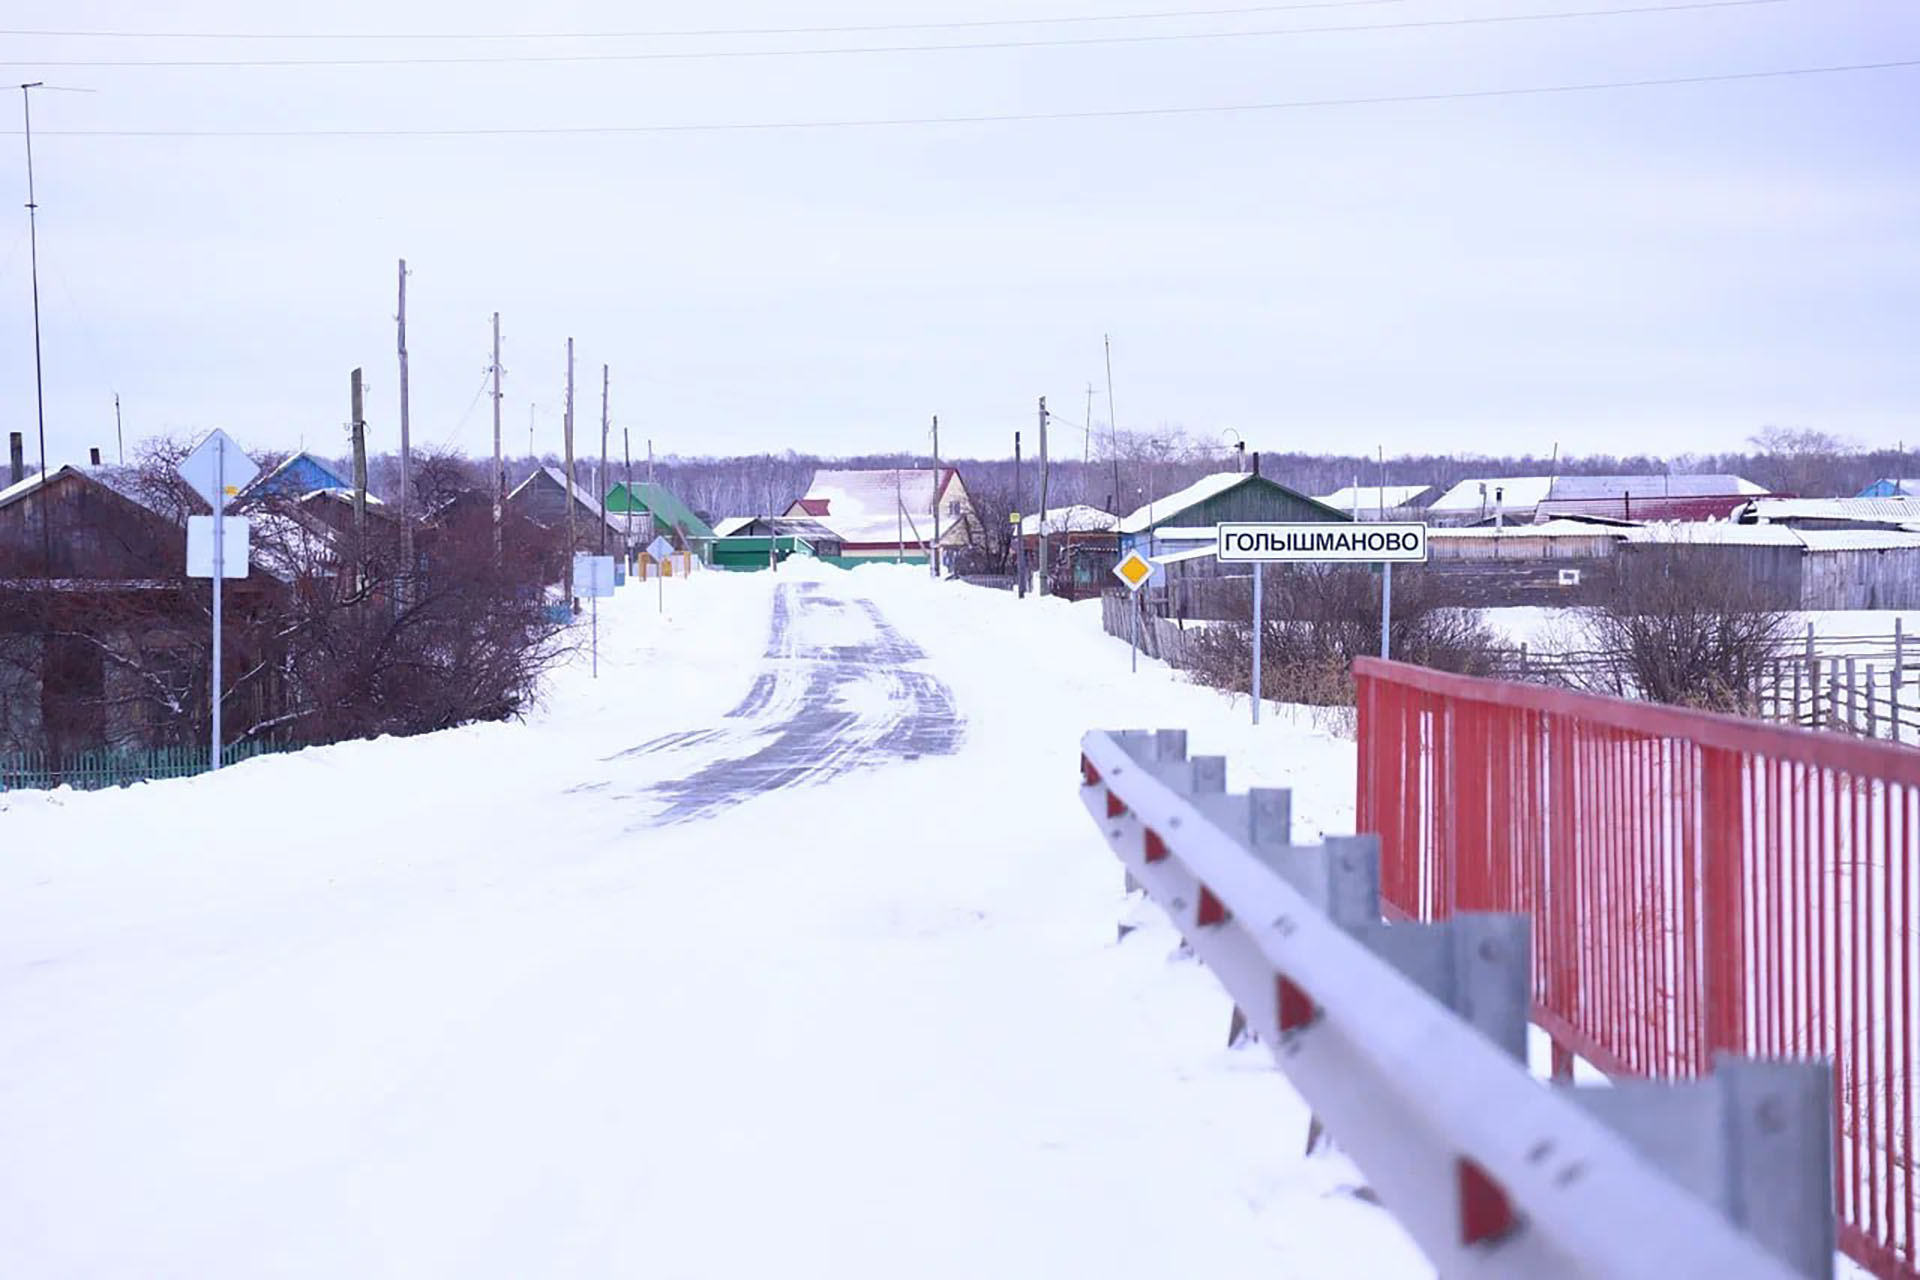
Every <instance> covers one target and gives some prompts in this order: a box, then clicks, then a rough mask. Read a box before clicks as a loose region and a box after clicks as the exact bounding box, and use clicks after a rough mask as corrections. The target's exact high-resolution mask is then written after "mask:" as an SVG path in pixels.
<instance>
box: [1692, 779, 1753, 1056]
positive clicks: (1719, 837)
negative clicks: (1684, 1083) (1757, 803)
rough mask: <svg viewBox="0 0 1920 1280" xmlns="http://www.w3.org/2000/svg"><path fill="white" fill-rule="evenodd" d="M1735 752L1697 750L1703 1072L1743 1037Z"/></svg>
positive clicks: (1741, 832) (1742, 828)
mask: <svg viewBox="0 0 1920 1280" xmlns="http://www.w3.org/2000/svg"><path fill="white" fill-rule="evenodd" d="M1743 782H1744V778H1743V770H1742V764H1741V758H1740V756H1738V755H1737V754H1735V753H1733V752H1731V751H1728V750H1725V749H1723V748H1718V747H1702V748H1701V750H1700V787H1701V828H1700V858H1701V862H1702V866H1701V868H1700V882H1701V885H1702V888H1703V890H1704V892H1703V893H1702V895H1701V898H1702V901H1701V919H1700V923H1701V935H1702V937H1701V944H1702V946H1701V952H1702V954H1701V960H1702V966H1701V967H1702V977H1703V979H1704V983H1703V985H1704V990H1703V992H1702V995H1703V996H1704V1000H1705V1006H1706V1007H1705V1010H1704V1012H1705V1014H1706V1018H1705V1022H1706V1027H1705V1030H1706V1043H1705V1044H1703V1045H1697V1046H1695V1067H1696V1069H1697V1070H1699V1071H1701V1072H1702V1073H1704V1072H1705V1071H1706V1069H1707V1067H1708V1064H1709V1063H1710V1062H1711V1060H1712V1056H1713V1054H1714V1053H1715V1052H1724V1053H1741V1052H1744V1051H1745V1045H1746V1039H1747V996H1746V991H1747V949H1746V929H1745V897H1746V893H1745V890H1746V813H1745V805H1744V799H1745V797H1744V787H1743Z"/></svg>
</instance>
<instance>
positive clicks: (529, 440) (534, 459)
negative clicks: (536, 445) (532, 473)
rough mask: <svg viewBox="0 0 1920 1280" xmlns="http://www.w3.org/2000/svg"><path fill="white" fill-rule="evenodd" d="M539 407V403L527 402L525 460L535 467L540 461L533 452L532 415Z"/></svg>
mask: <svg viewBox="0 0 1920 1280" xmlns="http://www.w3.org/2000/svg"><path fill="white" fill-rule="evenodd" d="M539 408H540V406H539V405H537V404H534V403H533V402H531V401H529V402H528V403H527V461H528V462H530V463H532V464H533V465H534V466H536V467H537V466H539V465H540V463H539V458H538V457H537V456H536V455H535V454H534V452H533V415H534V413H535V412H536V411H537V410H538V409H539Z"/></svg>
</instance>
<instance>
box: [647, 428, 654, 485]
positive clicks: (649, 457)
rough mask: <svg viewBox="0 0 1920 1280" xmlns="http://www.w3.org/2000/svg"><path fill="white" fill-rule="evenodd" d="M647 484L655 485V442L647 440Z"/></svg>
mask: <svg viewBox="0 0 1920 1280" xmlns="http://www.w3.org/2000/svg"><path fill="white" fill-rule="evenodd" d="M647 483H648V484H652V483H653V440H652V439H651V438H649V439H648V440H647Z"/></svg>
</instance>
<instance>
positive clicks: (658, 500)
mask: <svg viewBox="0 0 1920 1280" xmlns="http://www.w3.org/2000/svg"><path fill="white" fill-rule="evenodd" d="M606 507H607V519H608V520H610V521H612V522H613V524H614V525H616V526H622V525H624V524H625V522H626V520H627V519H628V517H629V516H631V517H632V520H633V529H634V537H635V538H636V539H638V540H639V542H640V543H642V544H644V543H646V542H649V541H651V540H652V538H653V536H654V535H656V534H657V535H658V536H660V537H663V538H665V539H666V540H667V541H668V542H671V543H673V544H674V545H675V546H676V547H678V548H680V549H682V550H685V551H691V552H693V553H694V554H695V555H697V556H699V557H700V558H701V559H702V560H706V559H708V558H709V552H710V550H711V548H712V546H713V539H714V533H713V527H712V526H711V525H709V524H708V523H707V522H706V521H705V520H702V519H701V518H700V517H699V516H698V515H696V514H694V511H693V508H692V507H689V506H688V505H687V504H686V503H684V502H682V501H680V499H679V498H678V497H677V496H675V495H674V494H673V493H672V492H671V491H670V490H668V489H667V488H666V487H665V486H664V485H657V484H645V483H641V484H635V485H633V486H631V487H629V486H627V485H625V484H616V485H615V486H613V488H611V489H609V490H608V491H607V503H606ZM642 520H647V521H650V522H651V527H650V529H649V528H647V527H643V526H642V523H641V522H642Z"/></svg>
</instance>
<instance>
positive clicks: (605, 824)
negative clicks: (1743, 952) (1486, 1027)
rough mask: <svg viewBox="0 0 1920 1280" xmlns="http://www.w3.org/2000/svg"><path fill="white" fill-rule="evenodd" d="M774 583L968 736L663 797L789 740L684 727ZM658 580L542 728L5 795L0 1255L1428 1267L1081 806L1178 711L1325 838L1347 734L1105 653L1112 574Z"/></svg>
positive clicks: (1124, 1267)
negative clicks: (936, 705)
mask: <svg viewBox="0 0 1920 1280" xmlns="http://www.w3.org/2000/svg"><path fill="white" fill-rule="evenodd" d="M796 576H812V577H815V578H817V579H818V580H819V582H820V586H819V587H818V588H817V590H818V591H819V592H821V593H825V595H826V596H827V597H829V598H832V599H835V600H848V601H850V600H852V599H853V598H856V597H865V598H869V599H871V600H873V601H874V602H876V603H877V605H878V606H879V611H880V613H881V615H882V616H883V617H884V618H885V620H886V621H887V622H889V623H891V624H892V626H893V627H895V628H897V629H898V631H899V632H900V633H902V634H903V635H904V636H905V637H906V638H907V639H909V640H910V641H912V642H916V643H917V644H918V646H919V647H920V648H921V649H923V650H924V651H925V655H926V656H925V658H924V660H916V661H911V662H905V663H903V664H902V667H903V669H905V668H911V670H912V671H913V672H915V673H917V674H918V677H919V678H922V682H923V683H927V684H938V685H941V686H944V688H945V689H946V690H948V691H950V693H951V697H952V702H953V705H954V706H955V707H957V709H958V711H959V714H960V715H961V716H962V717H963V718H964V721H965V725H964V736H963V738H962V740H961V742H960V744H959V748H958V750H957V752H955V753H953V754H949V755H935V754H928V755H922V756H921V757H920V758H917V759H911V760H900V761H897V762H888V763H879V762H873V763H869V764H867V765H865V766H863V767H852V768H849V769H848V771H846V772H843V773H839V774H838V775H836V776H833V777H832V778H831V779H830V780H829V781H826V782H824V783H820V784H817V785H816V784H810V783H806V782H804V781H803V782H802V784H801V785H796V786H791V787H786V788H783V789H780V790H777V791H774V792H772V793H770V794H765V795H761V796H758V797H756V798H752V799H749V800H747V801H745V802H744V803H741V804H738V805H735V806H733V807H729V808H724V809H721V810H719V811H717V812H712V813H708V814H704V815H702V816H700V817H698V818H697V819H690V820H684V821H677V822H673V823H671V824H667V823H663V822H661V821H660V818H661V815H662V814H663V813H664V812H665V811H666V804H665V801H664V800H663V798H662V794H661V793H659V792H656V791H655V790H654V788H655V786H656V784H660V783H663V782H668V781H672V780H675V779H680V778H685V777H687V776H688V775H690V774H692V773H694V772H696V771H698V770H700V769H703V768H707V767H709V766H712V765H714V764H716V763H718V762H720V761H723V760H725V759H727V758H728V753H730V752H733V753H737V752H739V751H741V750H743V749H745V748H744V747H743V745H742V744H743V743H747V742H749V740H751V742H752V743H757V744H758V745H759V746H765V745H766V744H768V743H771V742H778V741H781V740H782V739H781V738H780V734H779V725H778V722H777V720H768V721H752V722H750V723H747V724H745V725H744V726H742V725H741V724H740V723H739V722H733V723H734V724H735V727H736V730H737V731H736V732H733V734H732V736H731V737H727V738H722V739H718V740H716V739H714V738H713V737H712V736H711V735H710V734H708V733H705V732H703V731H709V730H712V729H714V728H715V727H716V726H719V725H722V724H723V723H728V722H726V721H725V720H724V714H725V712H726V711H727V710H728V709H729V708H732V707H734V706H735V705H736V704H737V703H739V702H740V701H741V700H742V698H743V697H744V696H745V695H747V694H748V692H749V689H750V688H755V687H756V685H755V680H756V676H761V675H765V674H767V673H768V672H769V671H772V670H775V669H776V668H777V666H778V664H780V663H783V662H793V661H795V659H791V658H776V659H772V660H768V659H765V658H763V650H764V649H765V647H766V644H767V639H768V616H769V612H770V607H771V602H772V599H773V592H774V591H775V588H776V582H777V581H792V580H793V578H795V577H796ZM666 588H667V597H666V598H667V606H668V607H667V611H666V613H664V614H659V613H657V612H656V596H655V593H654V587H653V584H646V585H645V586H644V587H641V588H639V589H628V590H625V591H623V592H622V593H621V595H620V596H619V597H617V598H616V599H614V600H612V601H607V602H603V608H602V610H601V618H600V629H601V655H600V678H599V679H598V680H594V679H591V678H590V677H589V675H588V672H587V666H586V662H585V660H584V655H583V656H582V660H581V662H580V663H578V664H576V665H575V666H573V667H571V668H569V669H568V670H566V671H564V672H562V673H560V674H559V675H558V676H557V677H556V678H555V680H554V682H553V686H552V689H551V694H550V697H549V699H548V701H547V705H546V706H545V707H544V708H543V709H542V711H541V712H540V713H539V714H538V716H536V717H535V718H534V719H533V720H532V722H530V723H526V724H518V725H488V726H478V727H473V728H468V729H462V730H457V731H453V732H450V733H444V734H438V735H434V736H431V737H426V738H415V739H408V740H382V741H377V742H367V743H354V744H344V745H341V746H337V747H330V748H323V749H318V750H313V751H308V752H304V753H300V754H298V755H292V756H285V757H277V758H269V759H263V760H258V761H254V762H251V763H248V764H244V765H241V766H238V767H236V768H233V769H230V770H227V771H225V772H223V773H222V774H220V775H218V776H216V777H210V778H201V779H195V780H190V781H185V782H174V783H162V784H155V785H148V786H143V787H137V788H133V789H130V790H127V791H121V792H108V793H100V794H88V795H76V794H72V793H52V794H32V793H14V794H9V795H5V796H0V1276H6V1277H55V1276H57V1277H68V1276H87V1277H150V1276H183V1277H185V1276H191V1277H229V1276H231V1277H268V1276H271V1277H281V1276H316V1277H318V1276H326V1277H338V1276H409V1277H412V1276H461V1277H469V1276H514V1277H519V1276H567V1275H578V1276H608V1275H636V1276H639V1275H644V1276H647V1277H680V1276H752V1275H778V1276H783V1277H807V1276H828V1275H832V1276H836V1277H858V1276H889V1277H892V1276H939V1275H953V1276H963V1275H964V1276H978V1275H996V1276H1049V1277H1053V1276H1068V1275H1097V1276H1102V1277H1108V1278H1113V1277H1125V1276H1152V1277H1156V1278H1158V1277H1165V1276H1169V1275H1184V1274H1206V1275H1208V1276H1211V1277H1224V1276H1240V1275H1244V1276H1249V1277H1252V1276H1259V1277H1262V1278H1263V1280H1273V1278H1274V1277H1284V1276H1354V1277H1369V1278H1372V1277H1381V1278H1384V1280H1391V1278H1392V1277H1398V1276H1416V1275H1423V1274H1425V1273H1426V1269H1425V1268H1424V1266H1423V1265H1422V1264H1421V1262H1420V1260H1419V1258H1418V1255H1417V1254H1416V1253H1415V1252H1414V1250H1413V1249H1412V1247H1411V1245H1410V1244H1409V1243H1408V1242H1407V1241H1406V1240H1405V1239H1404V1237H1403V1236H1402V1235H1401V1234H1400V1233H1399V1231H1398V1229H1397V1228H1396V1227H1395V1226H1394V1225H1393V1224H1392V1221H1391V1219H1390V1218H1388V1217H1387V1216H1386V1215H1385V1214H1384V1213H1383V1212H1382V1211H1381V1210H1379V1209H1377V1208H1375V1207H1373V1206H1371V1205H1369V1204H1367V1203H1365V1202H1364V1201H1362V1200H1360V1199H1358V1198H1356V1197H1354V1196H1353V1195H1352V1194H1351V1189H1352V1187H1353V1186H1354V1185H1355V1184H1356V1183H1357V1182H1358V1179H1357V1177H1356V1176H1355V1174H1354V1173H1353V1171H1352V1169H1351V1168H1350V1167H1349V1166H1347V1165H1346V1164H1345V1163H1344V1162H1343V1161H1342V1160H1340V1159H1339V1158H1338V1157H1337V1156H1333V1157H1328V1156H1324V1155H1323V1156H1317V1157H1315V1158H1313V1159H1311V1160H1308V1159H1304V1158H1302V1156H1301V1154H1300V1153H1301V1149H1302V1145H1303V1142H1304V1136H1305V1131H1306V1122H1307V1117H1306V1114H1305V1111H1304V1108H1303V1107H1302V1105H1301V1104H1300V1102H1299V1101H1298V1099H1297V1098H1295V1097H1294V1095H1293V1094H1292V1093H1291V1092H1290V1091H1289V1090H1288V1088H1287V1086H1286V1084H1285V1082H1284V1080H1283V1079H1282V1078H1281V1077H1280V1076H1278V1075H1277V1074H1276V1073H1275V1072H1274V1070H1273V1069H1272V1067H1271V1065H1270V1063H1269V1061H1268V1060H1267V1059H1266V1058H1265V1056H1264V1055H1263V1054H1262V1053H1261V1052H1260V1051H1258V1050H1252V1051H1245V1050H1243V1051H1228V1050H1226V1049H1224V1048H1223V1047H1222V1042H1223V1041H1224V1039H1225V1033H1226V1024H1227V1017H1228V1006H1227V1003H1226V1001H1225V999H1224V997H1223V996H1222V995H1221V994H1220V993H1219V991H1218V989H1217V988H1216V987H1215V986H1214V984H1213V982H1212V979H1211V978H1210V977H1209V976H1208V975H1207V974H1206V973H1205V972H1204V971H1203V970H1201V969H1200V968H1198V967H1197V966H1195V965H1193V964H1191V963H1187V962H1181V961H1177V960H1175V959H1173V952H1174V949H1175V939H1174V935H1173V934H1172V933H1171V932H1170V931H1169V930H1168V929H1167V928H1166V927H1165V926H1164V925H1161V926H1158V927H1149V928H1148V929H1146V930H1143V931H1142V932H1138V933H1135V934H1132V935H1131V936H1129V937H1128V938H1127V940H1126V941H1125V942H1124V943H1119V944H1116V943H1115V941H1114V924H1115V921H1116V919H1117V917H1118V915H1119V913H1120V911H1121V910H1122V905H1123V904H1122V898H1121V892H1120V879H1121V877H1120V872H1119V870H1118V868H1117V867H1116V866H1115V865H1114V864H1113V862H1112V861H1111V858H1110V855H1108V854H1107V852H1106V850H1105V847H1104V844H1103V843H1102V841H1101V840H1100V839H1099V838H1098V836H1097V834H1096V833H1095V832H1094V831H1093V830H1092V829H1091V827H1090V824H1089V823H1088V822H1087V819H1086V816H1085V814H1084V812H1083V811H1082V810H1081V808H1080V805H1079V801H1078V798H1077V795H1076V791H1075V779H1076V765H1077V749H1076V743H1077V740H1078V737H1079V735H1080V733H1081V732H1082V731H1083V730H1085V729H1086V728H1089V727H1093V726H1100V727H1115V728H1135V727H1138V728H1153V727H1161V726H1176V725H1177V726H1181V727H1186V728H1188V729H1189V730H1191V732H1192V746H1193V749H1194V750H1195V751H1207V752H1225V753H1227V754H1228V755H1229V758H1230V785H1232V786H1235V787H1238V786H1243V785H1246V784H1248V783H1261V784H1279V785H1293V786H1295V787H1296V788H1297V789H1298V790H1297V792H1296V799H1295V814H1296V823H1297V824H1298V829H1299V833H1300V835H1301V836H1302V837H1305V838H1311V837H1313V836H1316V835H1318V834H1319V833H1320V832H1321V831H1323V830H1327V831H1345V830H1348V829H1349V828H1350V825H1351V821H1352V796H1353V776H1352V774H1353V751H1352V747H1351V744H1350V743H1347V742H1343V741H1340V740H1338V739H1336V738H1333V737H1330V736H1327V735H1326V734H1324V733H1322V732H1320V731H1318V730H1316V729H1314V728H1312V727H1311V726H1309V725H1308V724H1306V723H1305V722H1304V721H1300V720H1295V719H1293V718H1291V717H1290V716H1289V715H1288V714H1286V713H1285V712H1282V711H1278V710H1276V712H1275V713H1274V714H1272V715H1270V716H1269V717H1267V723H1265V724H1263V725H1261V726H1260V727H1258V728H1257V729H1256V728H1253V727H1252V726H1250V725H1249V724H1247V723H1246V721H1247V708H1246V705H1245V703H1244V702H1241V703H1239V704H1237V705H1236V704H1233V703H1231V702H1230V701H1229V700H1227V699H1224V698H1222V697H1220V696H1219V695H1217V694H1214V693H1211V692H1209V691H1205V690H1200V689H1195V688H1192V687H1190V686H1187V685H1185V684H1183V683H1180V682H1179V681H1178V680H1177V679H1176V678H1174V677H1173V676H1172V675H1171V674H1170V673H1168V672H1167V671H1165V670H1164V669H1163V668H1161V667H1160V666H1159V664H1156V663H1152V662H1149V661H1146V660H1144V659H1143V660H1142V663H1141V671H1140V673H1139V674H1138V675H1132V674H1130V673H1129V671H1128V669H1127V651H1126V648H1125V646H1124V645H1122V644H1119V643H1117V642H1114V641H1112V640H1110V639H1108V638H1107V637H1106V636H1104V635H1103V634H1102V633H1101V631H1100V625H1099V616H1098V605H1097V604H1088V605H1077V606H1075V605H1067V604H1063V603H1060V602H1057V601H1034V600H1030V601H1018V600H1015V599H1014V598H1012V597H1011V596H1009V595H1006V594H1004V593H995V592H990V591H982V590H974V589H970V588H960V587H955V586H952V585H942V586H938V587H936V586H935V585H934V584H932V583H930V582H928V581H927V580H926V578H925V577H924V575H923V571H916V570H912V569H902V568H897V567H894V566H873V567H868V568H863V569H860V570H858V571H856V572H853V573H844V572H840V571H834V570H824V569H814V570H783V571H782V573H781V574H779V575H777V577H776V575H771V574H742V575H735V574H721V573H710V574H705V575H698V576H696V577H695V578H693V579H691V580H687V581H680V582H669V583H667V584H666ZM860 617H861V615H860V614H859V612H858V610H857V609H855V608H854V607H853V606H852V605H851V604H849V605H848V606H847V607H846V608H844V609H837V610H829V611H828V612H826V613H823V614H822V615H820V619H819V620H816V621H814V622H810V623H808V624H807V626H808V627H809V628H811V630H810V631H809V632H808V634H807V637H803V638H810V640H811V642H813V643H817V644H822V645H834V644H858V643H862V642H863V641H862V638H863V636H865V635H867V632H866V631H863V630H862V627H863V624H862V623H861V621H860ZM770 663H771V665H770ZM881 684H883V685H885V686H886V687H894V686H893V682H881ZM781 687H785V686H783V685H782V684H781V682H780V681H779V680H774V681H773V682H772V683H771V684H769V685H768V686H767V688H769V689H774V690H777V689H778V688H781ZM877 687H881V686H880V685H876V684H875V683H874V682H873V681H855V682H852V683H849V684H844V685H842V686H841V687H840V689H839V691H838V692H837V693H836V694H835V695H834V696H835V698H836V699H837V701H836V702H835V703H834V705H835V706H836V707H837V708H838V709H839V710H840V711H841V712H843V713H844V714H845V715H847V716H849V717H853V718H856V719H858V718H859V717H862V716H869V715H873V714H877V713H878V712H880V711H883V710H884V707H883V706H877V705H876V699H877V695H876V693H875V689H876V688H877ZM771 705H772V706H773V707H774V708H775V711H776V712H777V709H778V706H779V704H778V703H777V702H775V703H773V704H771ZM675 734H687V735H690V736H689V737H688V738H687V739H684V740H677V741H679V742H680V745H677V746H670V747H665V748H660V747H657V746H656V747H655V749H650V750H646V751H640V752H635V751H634V750H633V749H634V748H636V747H640V746H646V745H648V744H657V743H658V742H659V740H660V739H662V738H664V737H668V736H670V735H675Z"/></svg>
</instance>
